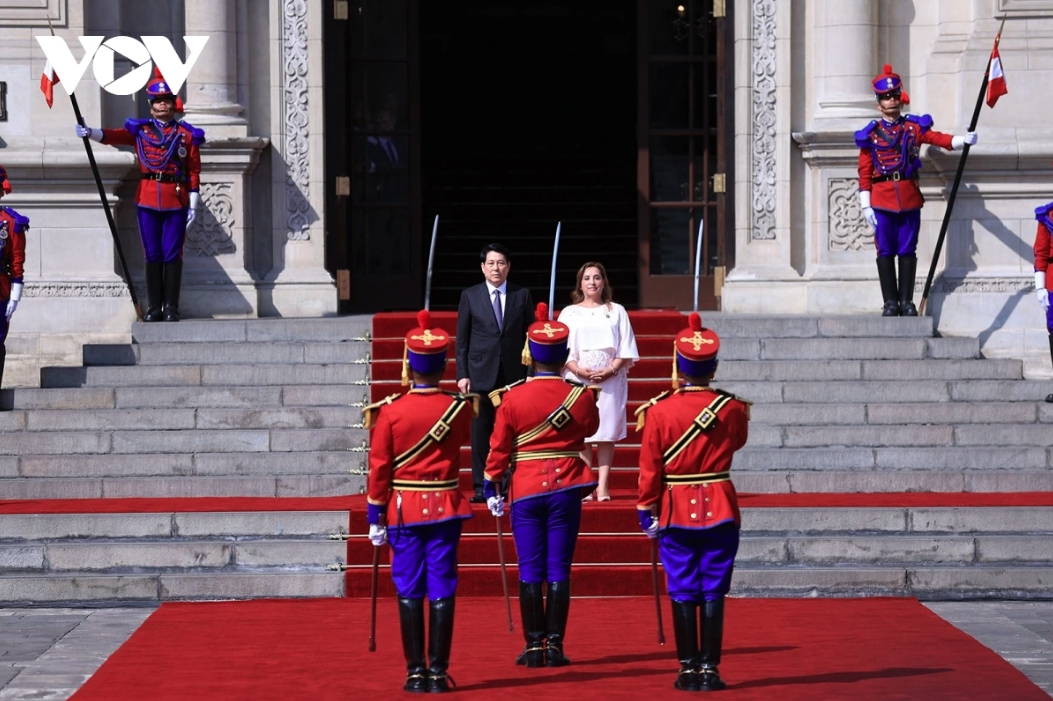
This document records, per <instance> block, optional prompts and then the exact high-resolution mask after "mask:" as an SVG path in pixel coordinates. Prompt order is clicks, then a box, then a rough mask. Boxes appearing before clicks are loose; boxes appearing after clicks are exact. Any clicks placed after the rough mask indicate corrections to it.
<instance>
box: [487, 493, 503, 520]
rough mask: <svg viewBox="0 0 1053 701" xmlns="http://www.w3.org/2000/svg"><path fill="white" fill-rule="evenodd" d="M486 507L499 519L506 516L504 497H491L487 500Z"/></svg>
mask: <svg viewBox="0 0 1053 701" xmlns="http://www.w3.org/2000/svg"><path fill="white" fill-rule="evenodd" d="M486 506H487V507H488V508H489V509H490V513H492V514H493V515H494V516H496V517H497V518H501V517H502V516H504V515H505V498H504V497H500V496H498V497H490V498H489V499H487V500H486Z"/></svg>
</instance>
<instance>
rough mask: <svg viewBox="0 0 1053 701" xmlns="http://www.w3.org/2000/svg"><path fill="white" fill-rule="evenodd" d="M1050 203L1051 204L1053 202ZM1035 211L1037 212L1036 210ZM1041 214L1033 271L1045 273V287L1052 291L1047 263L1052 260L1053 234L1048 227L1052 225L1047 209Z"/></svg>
mask: <svg viewBox="0 0 1053 701" xmlns="http://www.w3.org/2000/svg"><path fill="white" fill-rule="evenodd" d="M1050 204H1051V205H1053V203H1050ZM1046 207H1050V205H1046ZM1039 209H1043V208H1042V207H1040V208H1039ZM1036 213H1038V212H1037V210H1036ZM1043 214H1044V216H1041V217H1040V219H1039V222H1038V231H1036V232H1035V272H1038V271H1042V272H1044V273H1046V289H1047V290H1049V291H1050V292H1053V275H1050V274H1049V264H1050V263H1051V262H1053V236H1051V235H1050V228H1049V227H1050V226H1053V222H1050V220H1049V211H1048V210H1047V211H1046V212H1044V213H1043Z"/></svg>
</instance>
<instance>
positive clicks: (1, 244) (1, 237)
mask: <svg viewBox="0 0 1053 701" xmlns="http://www.w3.org/2000/svg"><path fill="white" fill-rule="evenodd" d="M9 194H11V182H10V181H9V180H8V179H7V170H5V169H4V167H3V166H0V199H3V197H4V196H5V195H9ZM27 231H29V219H28V218H27V217H23V216H22V215H21V214H19V213H18V212H16V211H15V210H13V209H11V208H10V207H0V314H2V316H0V385H2V384H3V380H4V362H5V361H6V360H7V347H6V345H5V342H6V341H7V331H8V329H9V328H10V325H11V317H12V316H13V315H14V313H15V310H16V309H17V308H18V302H19V300H21V299H22V266H23V264H24V263H25V261H26V232H27Z"/></svg>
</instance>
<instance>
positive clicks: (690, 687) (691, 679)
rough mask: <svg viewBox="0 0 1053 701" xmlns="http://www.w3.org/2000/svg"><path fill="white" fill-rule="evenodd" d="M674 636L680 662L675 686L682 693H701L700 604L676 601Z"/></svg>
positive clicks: (674, 608) (674, 606)
mask: <svg viewBox="0 0 1053 701" xmlns="http://www.w3.org/2000/svg"><path fill="white" fill-rule="evenodd" d="M672 604H673V634H674V635H675V636H676V657H677V659H678V660H680V674H679V675H678V676H677V678H676V681H675V682H673V686H674V687H675V688H677V689H680V690H681V691H700V690H701V688H702V687H700V686H699V683H698V613H697V611H698V604H695V603H692V602H690V601H674V602H672Z"/></svg>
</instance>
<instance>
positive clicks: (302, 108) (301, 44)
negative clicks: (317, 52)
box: [282, 0, 311, 241]
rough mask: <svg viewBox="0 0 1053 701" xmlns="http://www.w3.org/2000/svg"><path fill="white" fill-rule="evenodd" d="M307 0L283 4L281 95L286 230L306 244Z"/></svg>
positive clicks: (307, 163)
mask: <svg viewBox="0 0 1053 701" xmlns="http://www.w3.org/2000/svg"><path fill="white" fill-rule="evenodd" d="M307 68H308V66H307V0H283V1H282V93H283V95H284V97H285V99H284V104H285V113H284V116H283V121H284V156H285V164H286V169H287V170H286V176H285V215H286V228H287V230H288V236H289V239H290V240H291V241H307V240H309V239H310V238H311V233H310V230H309V228H308V227H309V226H310V223H311V221H310V216H309V213H310V211H311V203H310V202H309V201H308V200H307V191H308V188H309V187H310V161H309V156H310V154H309V152H308V148H309V143H308V133H309V132H308V110H307Z"/></svg>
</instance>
